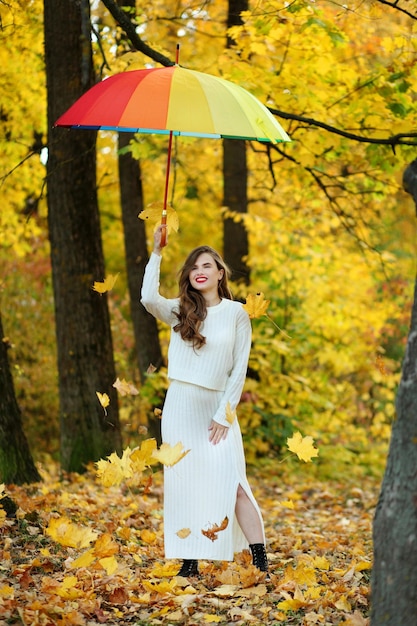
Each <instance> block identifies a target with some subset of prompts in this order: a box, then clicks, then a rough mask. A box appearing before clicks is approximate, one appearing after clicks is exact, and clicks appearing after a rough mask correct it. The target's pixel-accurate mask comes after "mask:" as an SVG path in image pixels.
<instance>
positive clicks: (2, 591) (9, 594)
mask: <svg viewBox="0 0 417 626" xmlns="http://www.w3.org/2000/svg"><path fill="white" fill-rule="evenodd" d="M14 591H15V590H14V589H13V587H11V586H10V585H3V586H2V587H0V598H6V599H7V598H11V599H12V598H14Z"/></svg>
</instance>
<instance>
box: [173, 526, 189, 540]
mask: <svg viewBox="0 0 417 626" xmlns="http://www.w3.org/2000/svg"><path fill="white" fill-rule="evenodd" d="M176 534H177V535H178V537H179V538H180V539H186V538H187V537H188V536H189V535H191V530H190V529H189V528H181V530H177V532H176Z"/></svg>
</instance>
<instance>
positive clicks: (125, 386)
mask: <svg viewBox="0 0 417 626" xmlns="http://www.w3.org/2000/svg"><path fill="white" fill-rule="evenodd" d="M113 387H115V388H116V389H117V391H118V392H119V393H120V395H121V396H137V395H138V393H139V391H138V390H137V389H136V387H135V386H134V385H132V383H128V382H127V381H126V380H125V379H124V378H123V379H122V380H120V378H117V379H116V382H114V383H113Z"/></svg>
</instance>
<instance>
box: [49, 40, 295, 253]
mask: <svg viewBox="0 0 417 626" xmlns="http://www.w3.org/2000/svg"><path fill="white" fill-rule="evenodd" d="M55 126H64V127H67V128H84V129H90V130H116V131H125V132H134V133H158V134H167V135H169V143H168V157H167V169H166V176H165V192H164V203H163V209H162V220H161V223H162V224H166V219H167V198H168V185H169V171H170V164H171V151H172V137H173V135H187V136H192V137H212V138H218V139H219V138H225V139H226V138H228V139H249V140H252V141H253V140H258V141H264V142H271V143H278V142H281V141H291V140H290V138H289V137H288V135H287V133H286V132H285V130H284V129H283V128H282V127H281V126H280V124H279V123H278V122H277V121H276V119H275V118H274V116H273V115H272V114H271V113H270V111H269V110H268V109H267V108H266V106H264V105H263V104H262V103H261V102H260V101H259V100H258V99H257V98H255V96H253V95H252V94H251V93H250V92H249V91H246V89H243V87H240V86H239V85H235V84H234V83H231V82H230V81H227V80H224V79H223V78H219V77H216V76H212V75H211V74H205V73H202V72H197V71H195V70H189V69H185V68H183V67H181V66H179V65H178V46H177V63H176V65H173V66H170V67H162V68H151V69H143V70H133V71H128V72H122V73H120V74H114V75H113V76H110V77H109V78H106V79H104V80H103V81H101V82H100V83H97V84H96V85H94V86H93V87H91V88H90V89H89V90H88V91H86V92H85V94H83V95H82V96H81V97H80V98H79V99H78V100H77V101H76V102H75V103H74V104H73V105H72V106H71V107H70V108H69V109H68V111H66V112H65V113H64V114H63V115H61V117H60V118H59V119H58V120H57V121H56V122H55ZM164 239H165V232H164V233H163V237H162V241H164Z"/></svg>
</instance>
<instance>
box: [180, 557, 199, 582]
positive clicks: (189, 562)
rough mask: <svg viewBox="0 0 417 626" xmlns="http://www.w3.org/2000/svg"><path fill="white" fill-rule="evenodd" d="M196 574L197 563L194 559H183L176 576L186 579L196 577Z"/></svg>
mask: <svg viewBox="0 0 417 626" xmlns="http://www.w3.org/2000/svg"><path fill="white" fill-rule="evenodd" d="M198 573H199V572H198V561H196V560H194V559H184V560H183V562H182V566H181V569H180V571H179V572H178V574H177V576H184V577H185V578H188V577H189V576H198Z"/></svg>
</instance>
